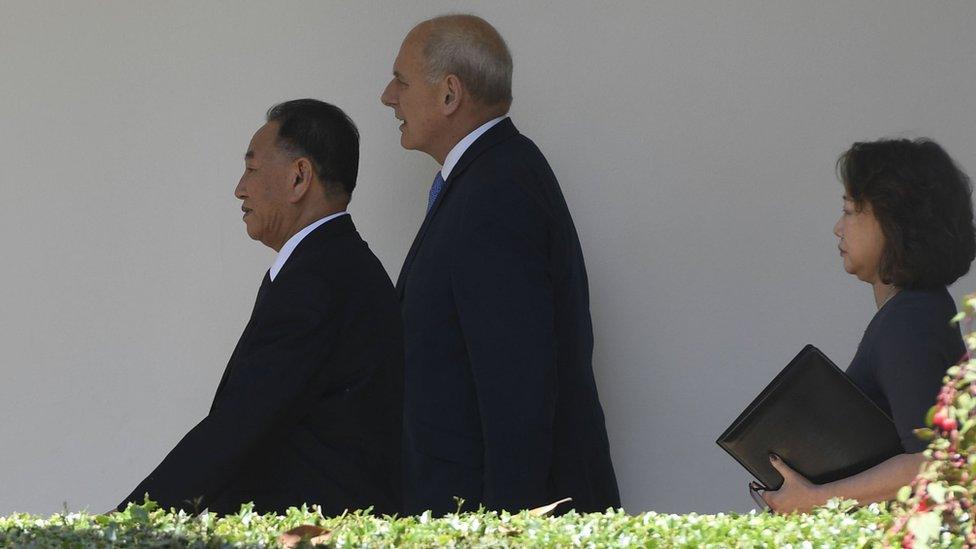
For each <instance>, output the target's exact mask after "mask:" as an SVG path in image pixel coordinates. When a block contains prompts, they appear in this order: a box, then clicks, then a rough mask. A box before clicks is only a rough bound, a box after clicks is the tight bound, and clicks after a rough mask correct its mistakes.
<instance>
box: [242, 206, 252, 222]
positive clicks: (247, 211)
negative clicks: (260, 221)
mask: <svg viewBox="0 0 976 549" xmlns="http://www.w3.org/2000/svg"><path fill="white" fill-rule="evenodd" d="M241 211H242V212H244V215H243V216H241V219H243V218H245V217H247V214H249V213H251V208H245V207H244V206H241Z"/></svg>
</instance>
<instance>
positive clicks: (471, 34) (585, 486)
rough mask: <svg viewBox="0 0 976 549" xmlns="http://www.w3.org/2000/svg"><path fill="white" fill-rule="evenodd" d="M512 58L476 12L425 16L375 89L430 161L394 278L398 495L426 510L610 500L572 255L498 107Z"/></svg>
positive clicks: (542, 174) (560, 204)
mask: <svg viewBox="0 0 976 549" xmlns="http://www.w3.org/2000/svg"><path fill="white" fill-rule="evenodd" d="M511 79H512V59H511V56H510V54H509V52H508V48H507V47H506V45H505V42H504V40H503V39H502V37H501V36H500V35H499V34H498V32H497V31H496V30H495V29H494V28H493V27H492V26H491V25H489V24H488V23H487V22H485V21H484V20H482V19H480V18H477V17H474V16H468V15H454V16H445V17H438V18H435V19H432V20H429V21H425V22H423V23H421V24H420V25H418V26H417V27H415V28H414V29H413V30H412V31H410V33H409V34H408V35H407V37H406V39H405V40H404V41H403V45H402V46H401V48H400V52H399V55H398V56H397V58H396V61H395V63H394V66H393V80H391V81H390V83H389V85H387V87H386V89H385V90H384V92H383V95H382V98H381V100H382V102H383V103H384V104H385V105H387V106H389V107H392V108H393V110H394V114H395V116H396V118H397V119H399V120H401V121H402V122H403V124H402V125H401V126H400V131H401V136H400V143H401V145H403V147H404V148H407V149H415V150H419V151H422V152H425V153H427V154H429V155H430V156H431V157H433V158H434V160H436V161H437V162H438V163H439V164H441V165H442V168H441V170H440V171H439V172H438V173H437V175H436V177H435V180H434V184H433V186H432V188H431V192H430V195H429V201H428V211H427V215H426V218H425V219H424V222H423V225H422V226H421V228H420V232H419V234H418V235H417V237H416V239H415V240H414V243H413V245H412V246H411V248H410V251H409V253H408V254H407V258H406V261H405V262H404V265H403V269H402V270H401V271H400V276H399V279H398V281H397V291H398V293H399V296H400V303H401V307H402V310H403V322H404V330H405V332H404V334H405V335H404V344H405V346H406V375H405V393H404V504H405V507H406V511H407V512H408V513H417V512H420V511H421V510H423V509H431V510H433V511H434V512H435V513H437V514H442V513H445V512H448V511H453V510H454V509H455V508H456V503H455V501H454V497H455V496H457V497H460V498H463V499H464V501H465V505H464V507H465V508H468V509H471V508H476V507H477V506H478V505H479V504H483V505H484V506H486V507H487V508H489V509H507V510H512V511H515V510H518V509H525V508H530V507H535V506H539V505H544V504H546V503H549V502H552V501H554V500H556V499H561V498H564V497H572V498H573V504H571V505H572V506H574V507H575V508H576V509H577V510H579V511H602V510H605V509H606V508H608V507H617V506H619V505H620V498H619V495H618V492H617V482H616V478H615V476H614V472H613V465H612V463H611V459H610V449H609V442H608V441H607V433H606V427H605V422H604V417H603V410H602V408H601V406H600V401H599V398H598V397H597V388H596V383H595V381H594V378H593V369H592V364H591V357H592V351H593V335H592V327H591V324H590V313H589V295H588V289H587V279H586V269H585V267H584V264H583V255H582V251H581V249H580V244H579V239H578V237H577V234H576V229H575V227H574V225H573V220H572V218H571V217H570V214H569V210H568V208H567V206H566V202H565V200H564V199H563V195H562V192H561V191H560V189H559V184H558V183H557V181H556V177H555V176H554V175H553V172H552V170H551V169H550V167H549V164H548V163H547V162H546V159H545V158H544V157H543V156H542V153H541V152H540V151H539V149H538V148H537V147H536V146H535V144H534V143H532V141H530V140H529V139H528V138H526V137H525V136H523V135H521V134H519V132H518V131H517V130H516V129H515V126H514V125H513V124H512V121H511V120H510V119H509V118H507V117H506V113H507V112H508V108H509V105H510V104H511V100H512V96H511Z"/></svg>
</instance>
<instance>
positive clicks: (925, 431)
mask: <svg viewBox="0 0 976 549" xmlns="http://www.w3.org/2000/svg"><path fill="white" fill-rule="evenodd" d="M915 436H916V437H918V438H919V439H921V440H932V439H934V438H935V431H933V430H932V429H929V428H928V427H922V428H920V429H915Z"/></svg>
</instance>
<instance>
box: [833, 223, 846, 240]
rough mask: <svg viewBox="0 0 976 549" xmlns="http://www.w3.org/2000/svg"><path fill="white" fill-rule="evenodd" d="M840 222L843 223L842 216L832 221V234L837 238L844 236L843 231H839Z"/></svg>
mask: <svg viewBox="0 0 976 549" xmlns="http://www.w3.org/2000/svg"><path fill="white" fill-rule="evenodd" d="M841 223H843V218H841V219H838V220H837V223H834V236H836V237H837V238H844V233H843V232H842V231H841Z"/></svg>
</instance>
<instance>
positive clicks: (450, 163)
mask: <svg viewBox="0 0 976 549" xmlns="http://www.w3.org/2000/svg"><path fill="white" fill-rule="evenodd" d="M507 116H508V115H505V116H499V117H498V118H493V119H491V120H489V121H487V122H485V123H484V124H482V125H481V126H478V129H476V130H475V131H473V132H471V133H469V134H468V135H466V136H464V139H462V140H460V141H458V144H457V145H454V148H453V149H451V152H449V153H447V156H445V157H444V165H443V166H441V178H442V179H443V180H444V181H447V178H448V177H451V170H453V169H454V166H456V165H457V163H458V160H461V155H463V154H464V151H466V150H468V147H470V146H471V144H472V143H474V142H475V141H476V140H477V139H478V138H479V137H481V135H482V134H483V133H485V132H486V131H488V130H490V129H491V128H492V127H494V126H495V124H498V123H499V122H501V121H502V120H505V118H506V117H507Z"/></svg>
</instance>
